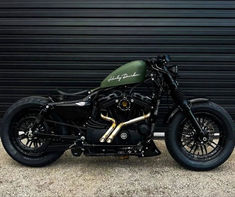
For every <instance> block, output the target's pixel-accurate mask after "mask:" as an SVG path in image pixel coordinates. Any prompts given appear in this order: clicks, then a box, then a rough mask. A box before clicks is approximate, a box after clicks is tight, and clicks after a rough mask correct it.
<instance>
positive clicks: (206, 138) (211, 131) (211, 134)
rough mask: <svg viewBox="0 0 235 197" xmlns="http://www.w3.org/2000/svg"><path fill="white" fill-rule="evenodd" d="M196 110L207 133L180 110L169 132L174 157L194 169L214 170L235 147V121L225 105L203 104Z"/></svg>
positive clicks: (194, 106)
mask: <svg viewBox="0 0 235 197" xmlns="http://www.w3.org/2000/svg"><path fill="white" fill-rule="evenodd" d="M192 111H193V114H194V116H195V117H196V119H197V121H198V122H199V124H200V126H201V127H202V129H203V130H204V132H205V134H204V135H202V134H199V133H197V132H196V130H195V128H194V127H193V125H192V124H191V121H190V120H189V119H188V118H186V117H185V115H184V114H183V113H182V112H178V113H177V114H176V116H175V117H174V118H173V120H172V121H171V123H170V125H169V130H168V132H167V133H166V146H167V149H168V151H169V152H170V154H171V156H172V157H173V158H174V159H175V160H176V161H177V162H178V163H179V164H181V165H182V166H184V167H185V168H187V169H190V170H198V171H199V170H201V171H203V170H211V169H213V168H216V167H218V166H219V165H221V164H222V163H224V162H225V161H226V160H227V159H228V157H229V156H230V155H231V153H232V151H233V149H234V140H235V139H234V131H233V120H232V118H231V117H230V115H229V114H228V112H227V111H225V110H224V109H223V108H222V107H220V106H219V105H217V104H215V103H213V102H206V103H199V104H195V105H193V106H192Z"/></svg>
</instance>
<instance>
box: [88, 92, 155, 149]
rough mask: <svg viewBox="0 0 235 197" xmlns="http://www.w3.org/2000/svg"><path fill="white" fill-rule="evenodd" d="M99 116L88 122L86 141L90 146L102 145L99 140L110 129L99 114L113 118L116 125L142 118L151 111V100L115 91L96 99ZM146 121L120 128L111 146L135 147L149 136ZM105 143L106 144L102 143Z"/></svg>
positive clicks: (140, 95)
mask: <svg viewBox="0 0 235 197" xmlns="http://www.w3.org/2000/svg"><path fill="white" fill-rule="evenodd" d="M97 107H98V109H99V110H98V111H99V114H97V118H96V120H89V122H88V130H87V136H86V137H87V141H88V143H90V144H102V143H101V142H100V138H101V137H102V136H103V135H104V134H105V133H106V131H107V130H108V129H109V128H110V126H111V124H112V123H111V122H108V121H107V120H104V119H102V118H101V114H103V115H105V116H108V117H110V118H113V119H114V120H115V121H116V123H117V125H118V124H119V123H123V122H126V121H129V120H132V119H134V118H137V117H140V116H143V115H144V114H147V113H149V112H150V111H151V98H150V97H148V96H143V95H142V94H140V93H137V92H134V93H132V94H125V92H122V91H115V92H112V93H111V94H108V95H100V96H99V98H98V99H97ZM148 125H149V124H148V120H143V121H140V122H136V123H133V124H130V125H127V126H124V127H122V129H121V130H120V131H119V132H118V134H117V136H116V137H115V138H114V139H113V141H112V144H113V145H136V144H138V143H139V142H140V141H143V140H144V139H145V138H146V137H147V136H149V134H150V128H149V126H148ZM104 143H106V142H104Z"/></svg>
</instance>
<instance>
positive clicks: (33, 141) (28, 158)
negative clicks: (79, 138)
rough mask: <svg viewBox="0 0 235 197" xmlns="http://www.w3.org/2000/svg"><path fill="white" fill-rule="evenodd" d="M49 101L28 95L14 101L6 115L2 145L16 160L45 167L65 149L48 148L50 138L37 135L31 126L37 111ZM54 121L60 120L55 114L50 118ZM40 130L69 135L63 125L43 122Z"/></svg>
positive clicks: (3, 123)
mask: <svg viewBox="0 0 235 197" xmlns="http://www.w3.org/2000/svg"><path fill="white" fill-rule="evenodd" d="M47 103H48V100H47V99H46V98H44V97H39V96H32V97H26V98H23V99H21V100H19V101H18V102H16V103H14V104H13V105H12V106H11V107H10V108H9V109H8V110H7V112H6V113H5V114H4V117H3V119H2V124H1V139H2V144H3V146H4V148H5V150H6V151H7V153H8V154H9V155H10V156H11V157H12V158H13V159H14V160H16V161H18V162H20V163H21V164H24V165H27V166H34V167H39V166H45V165H48V164H50V163H52V162H54V161H56V160H57V159H58V158H59V157H60V156H61V155H62V154H63V153H64V151H63V150H58V151H56V150H55V151H53V152H52V151H48V146H49V145H51V144H52V142H51V141H50V140H49V139H48V138H39V137H37V136H36V135H34V132H33V131H32V126H33V124H34V122H35V119H36V117H37V116H38V113H39V112H40V110H41V109H42V106H45V105H46V104H47ZM47 118H48V119H52V120H55V121H61V119H60V118H59V117H58V116H57V115H56V114H54V113H50V115H48V117H47ZM36 130H38V131H39V132H40V133H48V134H49V133H56V134H64V135H65V134H66V133H67V131H66V129H65V128H64V127H62V126H58V125H55V124H53V123H47V122H45V121H43V122H42V123H41V124H40V125H38V126H37V128H36Z"/></svg>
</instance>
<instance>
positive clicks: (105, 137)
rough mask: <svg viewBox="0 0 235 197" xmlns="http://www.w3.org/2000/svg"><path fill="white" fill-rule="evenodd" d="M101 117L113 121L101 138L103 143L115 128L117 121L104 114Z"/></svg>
mask: <svg viewBox="0 0 235 197" xmlns="http://www.w3.org/2000/svg"><path fill="white" fill-rule="evenodd" d="M101 118H103V119H104V120H107V121H111V122H112V123H113V124H112V125H111V127H109V129H108V130H107V131H106V132H105V134H104V135H103V136H102V137H101V138H100V142H101V143H103V142H105V140H106V139H107V138H108V137H109V135H110V134H111V132H112V131H113V130H114V129H115V127H116V121H115V120H114V119H113V118H110V117H108V116H104V115H103V114H101Z"/></svg>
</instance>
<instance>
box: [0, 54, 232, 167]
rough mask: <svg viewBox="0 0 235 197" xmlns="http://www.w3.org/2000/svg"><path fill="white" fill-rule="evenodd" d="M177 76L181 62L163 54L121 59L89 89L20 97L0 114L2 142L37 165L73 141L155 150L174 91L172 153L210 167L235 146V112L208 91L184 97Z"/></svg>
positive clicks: (141, 152)
mask: <svg viewBox="0 0 235 197" xmlns="http://www.w3.org/2000/svg"><path fill="white" fill-rule="evenodd" d="M177 76H178V65H172V64H171V63H170V57H169V56H167V55H165V56H158V57H157V58H152V59H148V60H146V61H142V60H138V61H132V62H129V63H127V64H124V65H123V66H121V67H119V68H118V69H116V70H115V71H113V72H112V73H111V74H109V75H108V76H107V77H106V78H105V79H104V80H103V81H102V82H101V84H100V86H99V87H98V88H95V89H92V90H84V91H81V92H75V93H70V92H65V91H62V90H58V93H59V94H58V96H54V97H48V98H46V97H41V96H31V97H26V98H23V99H21V100H19V101H18V102H16V103H14V104H13V105H12V106H11V107H10V108H9V109H8V110H7V111H6V113H5V115H4V117H3V119H2V125H1V139H2V144H3V146H4V148H5V150H6V151H7V153H8V154H9V155H10V156H11V157H12V158H13V159H14V160H16V161H18V162H19V163H21V164H24V165H27V166H34V167H39V166H45V165H47V164H50V163H52V162H54V161H56V160H57V159H58V158H59V157H60V156H61V155H62V154H63V153H64V152H65V151H66V150H68V149H70V150H71V152H72V154H73V155H74V156H80V155H81V154H84V155H86V156H138V157H151V156H156V155H159V154H160V151H159V149H158V148H157V146H156V144H155V143H154V141H153V140H154V131H155V128H156V125H157V124H158V118H159V113H158V111H159V105H160V102H161V100H162V97H163V96H164V95H170V96H171V98H172V100H173V102H174V105H173V107H172V109H171V111H170V112H169V113H168V114H169V115H168V116H167V118H166V121H165V125H167V126H168V130H167V131H166V132H165V142H166V146H167V149H168V151H169V153H170V154H171V156H172V157H173V158H174V159H175V160H176V161H177V162H178V163H179V164H181V165H182V166H183V167H185V168H187V169H190V170H197V171H199V170H200V171H204V170H211V169H213V168H216V167H218V166H219V165H221V164H222V163H224V162H225V161H226V160H227V159H228V158H229V156H230V155H231V153H232V151H233V149H234V131H233V120H232V118H231V117H230V115H229V114H228V112H227V111H225V109H224V108H222V107H221V106H219V105H217V104H215V103H214V102H212V101H210V100H208V99H206V98H196V99H191V100H187V99H186V98H185V96H184V94H183V93H182V92H181V91H180V90H179V88H178V82H177Z"/></svg>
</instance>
